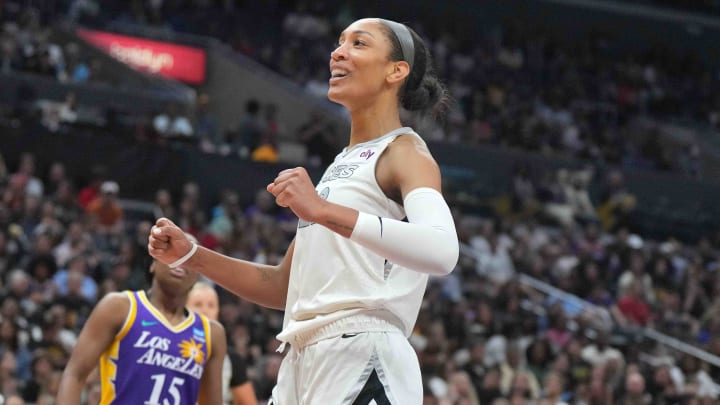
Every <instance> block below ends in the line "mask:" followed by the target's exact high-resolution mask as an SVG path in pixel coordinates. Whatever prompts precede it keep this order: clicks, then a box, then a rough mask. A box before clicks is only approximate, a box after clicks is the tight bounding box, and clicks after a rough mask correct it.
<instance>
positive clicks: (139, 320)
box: [100, 291, 211, 405]
mask: <svg viewBox="0 0 720 405" xmlns="http://www.w3.org/2000/svg"><path fill="white" fill-rule="evenodd" d="M126 294H127V295H128V298H129V300H130V311H129V313H128V316H127V318H126V320H125V324H124V325H123V327H122V329H121V330H120V332H119V333H118V334H117V336H115V339H114V340H113V342H112V344H111V345H110V347H109V348H108V349H107V350H106V351H105V352H104V353H103V354H102V357H100V379H101V388H102V395H101V400H100V405H110V404H113V405H115V404H142V405H186V404H187V405H194V404H195V403H196V402H197V398H198V393H199V391H200V379H201V378H202V374H203V370H204V368H205V364H206V363H207V360H208V358H209V357H210V348H211V336H210V322H209V321H208V319H207V318H205V317H204V316H202V315H200V314H196V313H194V312H189V315H188V317H187V318H186V319H185V320H184V321H182V322H181V323H179V324H178V325H175V326H173V325H171V324H170V323H169V322H168V321H167V320H166V319H165V317H164V316H163V315H162V314H161V313H160V311H158V310H157V309H156V308H155V307H154V306H153V305H152V304H151V303H150V301H149V300H148V298H147V296H146V295H145V292H144V291H137V292H132V291H126Z"/></svg>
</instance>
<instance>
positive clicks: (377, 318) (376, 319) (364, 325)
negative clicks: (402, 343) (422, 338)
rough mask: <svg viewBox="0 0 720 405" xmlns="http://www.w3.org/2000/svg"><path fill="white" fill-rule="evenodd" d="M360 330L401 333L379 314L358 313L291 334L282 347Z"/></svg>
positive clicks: (302, 345) (306, 343)
mask: <svg viewBox="0 0 720 405" xmlns="http://www.w3.org/2000/svg"><path fill="white" fill-rule="evenodd" d="M362 332H394V333H402V330H401V329H400V328H399V327H397V326H396V325H394V324H393V323H391V322H389V321H388V320H386V319H383V317H382V316H381V315H380V314H376V313H360V314H356V315H351V316H348V317H346V318H341V319H338V320H337V321H333V322H330V323H328V324H327V325H323V326H321V327H319V328H317V329H313V330H309V331H307V332H301V333H297V334H295V335H293V336H291V337H290V338H289V339H288V341H287V342H284V343H283V344H282V347H284V346H285V343H290V345H291V346H293V347H294V348H297V349H302V348H303V347H305V346H309V345H311V344H314V343H317V342H319V341H320V340H323V339H329V338H333V337H336V336H340V335H342V334H345V333H362Z"/></svg>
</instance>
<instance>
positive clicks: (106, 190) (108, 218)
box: [87, 181, 124, 235]
mask: <svg viewBox="0 0 720 405" xmlns="http://www.w3.org/2000/svg"><path fill="white" fill-rule="evenodd" d="M119 191H120V187H119V186H118V184H117V183H116V182H114V181H105V182H103V183H102V184H101V185H100V195H99V196H98V197H96V198H95V199H94V200H93V201H92V202H90V204H89V205H88V207H87V212H88V214H90V219H91V220H92V221H93V225H94V226H96V227H97V232H98V233H99V234H101V235H118V234H119V233H121V232H122V231H123V227H124V221H123V215H124V210H123V208H122V206H121V205H120V202H119V201H118V192H119Z"/></svg>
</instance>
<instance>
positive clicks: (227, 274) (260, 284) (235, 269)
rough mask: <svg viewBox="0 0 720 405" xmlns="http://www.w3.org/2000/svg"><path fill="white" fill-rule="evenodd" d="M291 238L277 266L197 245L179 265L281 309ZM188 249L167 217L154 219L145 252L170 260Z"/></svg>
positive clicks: (180, 231) (237, 293) (289, 261)
mask: <svg viewBox="0 0 720 405" xmlns="http://www.w3.org/2000/svg"><path fill="white" fill-rule="evenodd" d="M294 248H295V241H294V240H293V242H291V243H290V247H289V248H288V250H287V252H286V253H285V257H284V258H283V260H282V262H281V263H280V264H279V265H277V266H270V265H266V264H258V263H253V262H249V261H246V260H240V259H235V258H232V257H228V256H225V255H222V254H220V253H217V252H215V251H212V250H209V249H206V248H203V247H198V248H197V251H196V252H195V253H194V254H192V256H191V257H190V258H189V259H188V260H187V261H186V262H184V263H183V264H182V267H183V268H186V269H188V270H192V271H195V272H198V273H200V274H203V275H205V276H206V277H207V278H209V279H210V280H212V281H214V282H215V283H217V284H219V285H221V286H222V287H223V288H225V289H227V290H229V291H231V292H233V293H234V294H236V295H237V296H239V297H241V298H243V299H245V300H248V301H251V302H254V303H256V304H258V305H262V306H264V307H268V308H274V309H285V299H286V298H287V290H288V282H289V279H290V263H291V262H292V256H293V251H294ZM191 249H192V242H190V240H188V238H187V237H186V236H185V233H184V232H183V231H182V230H181V229H180V228H178V227H177V225H175V224H174V223H173V222H172V221H170V220H169V219H167V218H161V219H159V220H157V222H156V224H155V226H153V228H152V231H151V233H150V237H149V243H148V252H149V253H150V255H151V256H152V257H154V258H155V259H157V260H159V261H161V262H163V263H165V264H168V265H170V264H172V263H173V262H175V261H177V260H178V259H180V258H182V257H183V256H185V255H187V254H188V253H189V252H190V251H191Z"/></svg>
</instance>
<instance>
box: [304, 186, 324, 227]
mask: <svg viewBox="0 0 720 405" xmlns="http://www.w3.org/2000/svg"><path fill="white" fill-rule="evenodd" d="M318 195H319V196H320V198H322V199H323V200H327V198H328V195H330V187H325V188H324V189H322V190H321V191H320V192H319V193H318ZM314 223H315V222H308V221H305V220H302V219H301V220H299V221H298V229H300V228H305V227H306V226H310V225H312V224H314Z"/></svg>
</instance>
